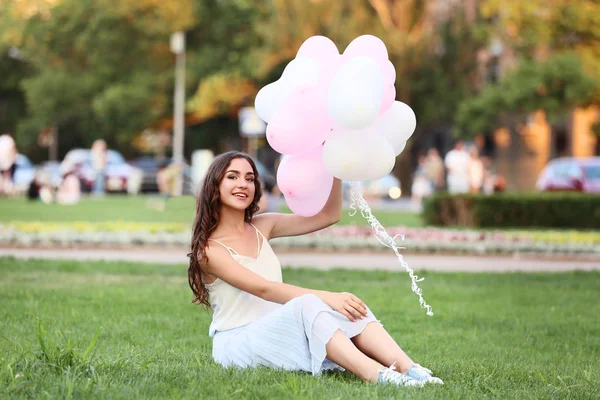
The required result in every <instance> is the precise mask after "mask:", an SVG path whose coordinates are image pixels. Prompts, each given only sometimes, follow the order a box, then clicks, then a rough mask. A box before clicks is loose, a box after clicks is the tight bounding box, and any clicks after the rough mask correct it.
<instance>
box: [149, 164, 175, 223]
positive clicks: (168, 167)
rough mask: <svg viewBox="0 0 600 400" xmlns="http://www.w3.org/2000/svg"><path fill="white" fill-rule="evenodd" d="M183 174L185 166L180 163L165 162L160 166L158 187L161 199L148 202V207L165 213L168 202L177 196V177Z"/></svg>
mask: <svg viewBox="0 0 600 400" xmlns="http://www.w3.org/2000/svg"><path fill="white" fill-rule="evenodd" d="M182 172H183V166H182V164H181V163H178V162H170V161H169V160H165V161H163V162H162V163H161V164H159V166H158V172H157V173H156V185H157V186H158V193H159V195H160V198H159V199H150V200H148V203H147V204H148V206H149V207H150V208H153V209H155V210H157V211H164V210H165V208H166V206H167V201H169V199H170V198H171V197H173V196H175V195H176V193H175V190H176V184H177V177H178V176H179V174H181V173H182Z"/></svg>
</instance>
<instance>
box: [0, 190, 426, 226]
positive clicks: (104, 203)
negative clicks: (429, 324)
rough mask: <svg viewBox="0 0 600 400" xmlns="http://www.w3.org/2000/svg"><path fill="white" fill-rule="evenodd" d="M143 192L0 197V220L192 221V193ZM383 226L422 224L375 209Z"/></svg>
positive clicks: (359, 221)
mask: <svg viewBox="0 0 600 400" xmlns="http://www.w3.org/2000/svg"><path fill="white" fill-rule="evenodd" d="M149 199H152V197H146V196H139V197H137V196H133V197H127V196H107V197H102V198H94V197H86V198H84V199H83V200H82V201H81V202H79V203H78V204H76V205H74V206H61V205H57V204H50V205H48V204H44V203H42V202H35V203H30V202H28V201H27V200H26V199H23V198H18V199H2V198H0V222H4V223H7V222H13V221H21V222H26V221H43V222H84V221H85V222H106V221H128V222H154V223H160V222H169V223H186V224H191V223H192V222H193V219H194V214H195V212H196V204H195V199H194V198H193V197H192V196H185V197H178V198H173V199H171V200H169V202H168V203H167V207H166V209H165V210H164V211H156V210H155V209H152V208H151V207H150V206H149V205H148V201H149ZM348 211H349V210H345V211H344V213H343V216H342V220H341V222H340V224H342V225H352V224H354V225H363V226H367V225H368V222H367V221H366V220H365V219H364V218H362V217H361V216H360V215H355V216H353V217H350V216H349V215H348ZM374 213H375V215H376V216H377V218H378V219H379V221H380V222H381V223H382V224H383V225H384V226H399V225H404V226H411V227H412V226H421V225H422V222H421V217H420V215H419V214H412V213H406V212H395V211H374Z"/></svg>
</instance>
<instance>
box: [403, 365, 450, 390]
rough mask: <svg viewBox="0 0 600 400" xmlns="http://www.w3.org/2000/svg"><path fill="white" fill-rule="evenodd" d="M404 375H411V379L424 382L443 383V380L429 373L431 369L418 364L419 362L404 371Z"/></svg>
mask: <svg viewBox="0 0 600 400" xmlns="http://www.w3.org/2000/svg"><path fill="white" fill-rule="evenodd" d="M406 375H407V376H409V377H411V378H412V379H414V380H416V381H419V382H423V383H424V384H425V383H436V384H438V385H443V384H444V381H442V380H441V379H440V378H436V377H435V376H432V375H431V370H430V369H428V368H425V367H422V366H420V365H419V364H415V365H413V366H412V367H410V369H409V370H408V371H407V372H406Z"/></svg>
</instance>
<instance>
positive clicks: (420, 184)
mask: <svg viewBox="0 0 600 400" xmlns="http://www.w3.org/2000/svg"><path fill="white" fill-rule="evenodd" d="M418 162H419V164H418V166H417V169H416V170H415V173H414V178H413V184H412V188H411V192H412V201H413V204H414V205H415V206H418V207H420V206H421V202H422V201H423V199H424V198H426V197H429V196H431V194H432V193H433V183H432V182H431V181H430V180H429V178H428V176H427V174H426V172H425V165H426V158H425V156H424V155H419V161H418Z"/></svg>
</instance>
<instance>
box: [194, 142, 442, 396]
mask: <svg viewBox="0 0 600 400" xmlns="http://www.w3.org/2000/svg"><path fill="white" fill-rule="evenodd" d="M260 197H261V185H260V183H259V181H258V172H257V169H256V166H255V164H254V162H253V161H252V159H251V158H250V157H249V156H248V155H246V154H244V153H239V152H228V153H224V154H221V155H219V156H218V157H216V158H215V160H214V162H213V163H212V165H211V166H210V168H209V169H208V172H207V175H206V177H205V179H204V183H203V185H202V191H201V193H200V196H199V197H198V203H197V209H196V218H195V222H194V227H193V237H192V245H191V253H190V254H189V256H190V267H189V270H188V279H189V283H190V287H191V288H192V291H193V293H194V302H195V303H198V304H203V305H205V306H207V307H212V308H213V312H214V313H213V319H212V323H211V325H210V329H209V334H210V336H212V337H213V358H214V359H215V361H216V362H217V363H219V364H221V365H223V366H226V367H228V366H236V367H241V368H246V367H257V366H267V367H272V368H282V369H286V370H302V371H307V372H311V373H312V374H313V375H318V374H319V373H321V372H322V371H323V370H331V369H339V370H343V369H347V370H349V371H351V372H353V373H354V374H356V375H357V376H359V377H360V378H362V379H364V380H366V381H371V382H377V383H390V384H395V385H398V386H422V385H424V384H425V383H443V382H442V381H441V380H440V379H439V378H435V377H432V375H431V371H430V370H428V369H427V368H423V367H421V366H420V365H418V364H415V363H414V362H413V361H412V360H411V359H410V358H409V357H408V356H407V355H406V354H405V353H404V352H403V351H402V349H401V348H400V347H399V346H398V345H397V344H396V342H395V341H394V339H392V337H391V336H390V335H389V334H388V333H387V332H386V331H385V329H384V328H383V326H382V325H381V324H380V323H379V321H378V320H377V319H375V316H374V315H373V313H372V312H371V310H370V309H369V308H368V307H367V306H366V305H365V304H364V303H363V302H362V301H361V300H360V299H359V298H358V297H356V296H355V295H353V294H350V293H333V292H327V291H322V290H311V289H306V288H302V287H298V286H293V285H289V284H286V283H283V282H282V275H281V266H280V264H279V261H278V259H277V256H276V255H275V254H274V253H273V250H272V249H271V246H270V245H269V242H268V240H269V239H272V238H276V237H282V236H296V235H302V234H306V233H310V232H314V231H317V230H319V229H323V228H325V227H327V226H330V225H332V224H334V223H336V222H337V221H339V219H340V216H341V211H342V189H341V182H340V181H339V180H337V179H336V180H335V182H334V184H333V189H332V191H331V195H330V197H329V200H328V201H327V204H326V205H325V207H324V208H323V210H322V211H321V212H320V213H319V214H317V215H315V216H313V217H300V216H297V215H293V214H279V213H265V214H260V215H256V216H255V213H256V212H257V210H258V206H257V204H258V202H259V200H260Z"/></svg>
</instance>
